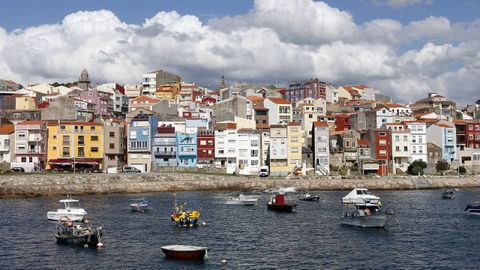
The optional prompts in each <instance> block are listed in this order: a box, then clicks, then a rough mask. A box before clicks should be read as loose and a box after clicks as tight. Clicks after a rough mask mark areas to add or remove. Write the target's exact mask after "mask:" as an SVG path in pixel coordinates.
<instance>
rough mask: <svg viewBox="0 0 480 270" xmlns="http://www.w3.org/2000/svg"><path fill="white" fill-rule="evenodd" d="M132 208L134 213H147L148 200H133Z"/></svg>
mask: <svg viewBox="0 0 480 270" xmlns="http://www.w3.org/2000/svg"><path fill="white" fill-rule="evenodd" d="M130 208H131V209H132V211H133V212H145V211H147V210H148V200H147V199H145V198H138V199H132V202H131V203H130Z"/></svg>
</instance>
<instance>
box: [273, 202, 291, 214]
mask: <svg viewBox="0 0 480 270" xmlns="http://www.w3.org/2000/svg"><path fill="white" fill-rule="evenodd" d="M296 206H297V205H296V204H270V203H269V204H267V209H268V210H273V211H277V212H294V211H295V207H296Z"/></svg>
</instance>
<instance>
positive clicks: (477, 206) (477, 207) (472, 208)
mask: <svg viewBox="0 0 480 270" xmlns="http://www.w3.org/2000/svg"><path fill="white" fill-rule="evenodd" d="M463 211H468V212H469V213H470V214H472V215H480V201H476V202H475V203H473V204H467V206H466V207H465V209H464V210H463Z"/></svg>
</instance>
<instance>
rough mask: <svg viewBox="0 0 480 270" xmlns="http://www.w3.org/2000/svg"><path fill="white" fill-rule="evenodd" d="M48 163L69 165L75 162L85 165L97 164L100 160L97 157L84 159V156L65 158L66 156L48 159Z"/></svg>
mask: <svg viewBox="0 0 480 270" xmlns="http://www.w3.org/2000/svg"><path fill="white" fill-rule="evenodd" d="M48 163H50V164H57V165H71V164H73V163H75V164H86V165H98V164H99V163H100V160H98V159H86V158H78V159H75V161H74V160H73V159H66V158H60V159H51V160H49V161H48Z"/></svg>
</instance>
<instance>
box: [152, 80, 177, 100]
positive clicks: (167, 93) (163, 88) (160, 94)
mask: <svg viewBox="0 0 480 270" xmlns="http://www.w3.org/2000/svg"><path fill="white" fill-rule="evenodd" d="M179 93H180V85H179V84H164V85H160V86H159V87H157V91H156V92H155V96H156V97H157V98H158V99H160V100H170V101H176V100H177V96H178V94H179Z"/></svg>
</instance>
